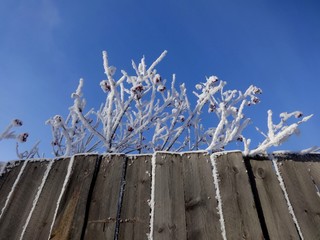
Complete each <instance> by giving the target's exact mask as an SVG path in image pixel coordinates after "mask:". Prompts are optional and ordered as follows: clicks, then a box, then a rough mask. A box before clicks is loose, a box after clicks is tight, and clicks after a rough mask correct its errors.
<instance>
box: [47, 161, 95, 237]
mask: <svg viewBox="0 0 320 240" xmlns="http://www.w3.org/2000/svg"><path fill="white" fill-rule="evenodd" d="M97 158H98V157H97V156H95V155H91V156H90V155H89V156H86V155H84V156H80V155H76V156H74V163H73V167H72V172H71V175H70V179H69V181H68V183H67V185H66V189H65V192H64V194H63V197H62V199H61V202H60V205H59V209H58V214H57V218H56V220H55V223H54V227H53V230H52V233H51V236H50V239H59V240H63V239H80V238H81V233H82V228H83V226H84V216H85V211H86V204H87V201H88V193H89V190H90V185H91V181H92V177H93V172H94V168H95V162H96V161H97Z"/></svg>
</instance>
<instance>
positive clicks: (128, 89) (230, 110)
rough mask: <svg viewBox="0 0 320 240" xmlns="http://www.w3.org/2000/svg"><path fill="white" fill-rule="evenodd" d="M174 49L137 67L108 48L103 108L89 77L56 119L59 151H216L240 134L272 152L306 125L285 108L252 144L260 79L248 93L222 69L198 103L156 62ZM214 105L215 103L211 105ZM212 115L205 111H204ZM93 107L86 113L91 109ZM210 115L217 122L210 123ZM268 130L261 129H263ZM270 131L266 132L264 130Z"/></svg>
mask: <svg viewBox="0 0 320 240" xmlns="http://www.w3.org/2000/svg"><path fill="white" fill-rule="evenodd" d="M166 54H167V52H166V51H164V52H163V53H162V54H161V55H160V56H159V57H158V58H157V59H156V60H155V61H154V62H153V63H152V64H151V65H150V67H148V66H147V64H146V60H145V58H144V57H143V58H142V59H141V60H140V62H139V63H136V62H134V61H132V68H133V73H131V74H130V73H129V72H126V71H124V70H121V71H120V73H118V74H117V71H116V68H115V67H114V66H111V65H110V62H109V59H108V54H107V52H105V51H104V52H103V53H102V60H103V69H104V73H105V75H106V78H105V79H104V80H102V81H101V82H100V87H101V89H102V91H103V92H104V93H105V99H104V101H103V103H102V104H101V106H100V108H99V109H98V110H94V109H90V110H89V111H87V110H85V107H86V100H85V98H84V97H83V92H82V89H83V80H82V79H80V81H79V85H78V88H77V89H76V91H75V92H74V93H73V94H72V95H71V97H72V99H73V101H74V102H73V105H72V106H71V107H70V108H69V111H70V113H69V116H68V117H67V118H66V120H64V118H63V117H62V116H60V115H56V116H54V117H53V118H51V119H49V120H48V121H47V123H48V124H49V125H51V128H52V136H53V141H52V145H53V149H54V154H55V155H56V156H61V155H66V156H67V155H73V154H75V153H82V152H88V151H96V150H98V151H100V152H123V153H129V152H137V153H145V152H153V151H158V150H162V151H169V150H170V151H183V150H185V151H186V150H198V149H201V148H202V149H206V150H208V151H212V152H216V151H221V150H223V149H225V147H226V146H227V145H228V144H230V143H231V142H234V141H240V142H243V144H244V147H245V153H247V154H248V153H249V152H250V153H258V152H264V151H266V149H267V148H269V147H270V146H274V145H279V144H280V143H282V142H283V141H284V140H285V139H286V138H287V137H288V136H290V135H291V134H292V133H294V132H295V131H296V129H297V127H298V125H299V124H300V123H302V122H304V121H307V120H308V118H309V117H307V118H304V119H302V120H301V121H300V122H297V123H295V124H292V125H289V126H286V125H285V124H286V122H287V120H288V119H289V118H291V117H292V116H295V117H301V116H300V115H302V114H301V113H300V112H293V113H283V114H282V115H281V116H280V117H281V121H280V123H279V124H276V125H275V124H273V122H272V116H271V114H269V116H268V128H269V131H268V134H264V136H265V138H266V140H265V141H264V142H263V143H262V144H261V145H260V146H259V147H258V148H257V149H255V150H252V151H250V149H249V146H250V142H251V140H250V139H249V138H246V137H245V136H244V134H243V132H244V129H245V128H246V127H247V126H248V125H249V123H250V122H251V120H250V118H248V117H247V116H246V115H245V109H246V107H249V106H251V105H255V104H258V103H259V102H260V99H259V98H258V95H259V94H261V93H262V90H261V89H260V88H258V87H255V86H253V85H251V86H249V87H248V88H247V89H246V90H245V92H241V91H239V90H226V89H225V88H226V84H227V83H226V82H225V81H221V80H219V79H218V78H217V77H216V76H210V77H208V78H206V81H205V82H204V83H199V84H196V86H195V88H196V89H195V91H193V93H194V95H195V96H196V98H197V101H196V104H194V105H193V104H192V103H190V102H189V99H188V95H187V89H186V86H185V84H180V85H179V86H178V87H176V86H175V85H176V77H175V75H173V77H172V80H171V81H170V82H168V83H167V80H166V79H164V78H163V77H162V76H161V75H160V74H159V73H158V72H157V70H156V69H155V68H156V66H157V65H158V64H159V63H160V62H161V60H162V59H163V58H164V57H165V55H166ZM206 109H207V110H206ZM206 111H207V112H208V116H204V114H205V113H204V112H206ZM85 112H86V113H85ZM204 117H206V118H208V119H210V121H212V125H211V126H213V127H207V126H206V125H205V124H204V123H203V118H204ZM260 132H261V131H260ZM261 133H262V132H261Z"/></svg>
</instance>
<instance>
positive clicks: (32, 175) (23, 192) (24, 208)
mask: <svg viewBox="0 0 320 240" xmlns="http://www.w3.org/2000/svg"><path fill="white" fill-rule="evenodd" d="M47 165H48V162H47V161H44V162H27V165H26V167H25V169H24V171H23V172H22V175H21V178H20V181H19V182H18V184H17V185H16V188H15V190H14V192H13V195H12V197H11V199H10V201H9V203H8V205H7V208H6V209H5V211H4V213H3V216H2V218H1V219H0V233H1V238H2V239H19V237H20V235H21V233H22V230H23V226H24V225H25V223H26V220H27V217H28V215H29V212H30V210H31V208H32V205H33V200H34V197H35V195H36V194H37V191H38V187H39V185H40V184H41V180H42V177H43V175H44V172H45V170H46V168H47Z"/></svg>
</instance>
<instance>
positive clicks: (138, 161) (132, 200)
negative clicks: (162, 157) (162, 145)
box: [119, 155, 152, 240]
mask: <svg viewBox="0 0 320 240" xmlns="http://www.w3.org/2000/svg"><path fill="white" fill-rule="evenodd" d="M151 158H152V155H150V156H146V155H141V156H139V155H138V156H132V157H129V159H128V165H127V173H126V186H125V192H124V197H123V202H122V209H121V223H120V232H119V239H125V240H129V239H132V240H133V239H135V240H143V239H147V234H148V233H149V231H150V230H149V226H150V207H149V204H148V201H149V200H150V193H151V190H150V189H151Z"/></svg>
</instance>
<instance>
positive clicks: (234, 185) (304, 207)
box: [0, 152, 320, 240]
mask: <svg viewBox="0 0 320 240" xmlns="http://www.w3.org/2000/svg"><path fill="white" fill-rule="evenodd" d="M274 157H275V158H274V160H273V161H272V160H270V159H268V158H266V157H256V158H244V157H243V156H242V153H241V152H223V153H220V154H216V155H214V156H211V157H210V155H208V153H205V152H188V153H166V152H159V153H158V152H157V153H155V154H153V155H136V156H130V155H123V154H112V155H105V156H102V155H76V156H74V157H72V158H65V159H55V160H43V161H24V162H23V161H18V162H14V163H11V164H8V165H7V167H6V169H5V171H4V173H3V174H2V176H1V177H0V209H1V213H0V236H1V238H2V239H9V240H10V239H32V240H34V239H41V240H42V239H59V240H60V239H95V240H100V239H138V240H141V239H147V238H148V237H149V239H165V240H170V239H179V240H180V239H197V240H198V239H303V238H304V239H320V192H319V188H320V154H308V155H303V156H301V155H294V154H282V155H280V154H275V155H274ZM274 164H276V166H275V165H274ZM13 165H14V166H13ZM277 171H278V172H277ZM223 220H224V221H223Z"/></svg>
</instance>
